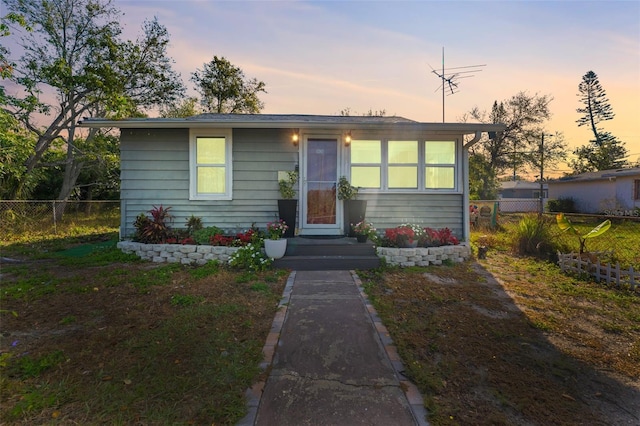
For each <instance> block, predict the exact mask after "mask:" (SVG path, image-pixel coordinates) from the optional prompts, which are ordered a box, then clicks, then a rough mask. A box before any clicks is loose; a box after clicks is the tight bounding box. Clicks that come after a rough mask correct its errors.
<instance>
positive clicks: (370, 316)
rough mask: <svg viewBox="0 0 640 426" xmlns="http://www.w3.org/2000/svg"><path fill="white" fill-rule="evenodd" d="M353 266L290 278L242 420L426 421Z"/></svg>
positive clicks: (266, 423)
mask: <svg viewBox="0 0 640 426" xmlns="http://www.w3.org/2000/svg"><path fill="white" fill-rule="evenodd" d="M359 284H360V281H359V279H358V278H357V276H355V274H354V275H352V274H351V273H350V272H349V271H298V272H293V273H292V274H291V276H290V277H289V281H288V282H287V286H286V288H285V291H284V295H283V299H282V301H281V309H280V310H279V311H278V313H277V314H276V317H275V319H274V322H273V327H272V330H271V333H270V334H269V337H268V339H267V343H266V345H265V348H264V353H265V362H264V365H263V368H265V369H269V368H270V371H269V377H268V379H267V381H266V384H265V383H264V382H263V383H258V384H256V385H255V386H254V387H253V388H252V389H250V390H249V391H248V392H247V396H248V398H249V409H250V412H249V414H248V415H247V417H245V418H244V419H243V420H242V421H241V422H240V423H239V424H240V425H258V426H271V425H274V426H275V425H278V426H283V425H385V426H387V425H398V426H400V425H412V426H413V425H426V424H427V422H426V420H425V414H426V412H425V410H424V407H423V401H422V397H421V395H420V393H419V392H418V390H417V388H416V387H415V386H414V385H413V384H412V383H411V382H409V381H408V380H407V379H406V378H405V377H403V376H402V374H400V371H402V370H403V369H404V368H403V366H402V363H401V362H400V359H399V357H398V355H397V352H396V350H395V347H394V346H393V345H392V342H391V340H390V338H389V335H388V333H387V331H386V329H385V328H384V326H383V325H382V324H381V322H380V320H379V319H378V317H377V315H376V314H375V310H374V309H373V307H372V306H371V305H370V304H368V302H367V300H366V296H365V295H364V293H363V292H362V289H361V286H360V285H359Z"/></svg>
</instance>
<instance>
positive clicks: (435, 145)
mask: <svg viewBox="0 0 640 426" xmlns="http://www.w3.org/2000/svg"><path fill="white" fill-rule="evenodd" d="M456 159H457V152H456V141H417V140H384V139H383V140H354V141H352V142H351V184H352V185H354V186H358V187H360V188H362V189H365V190H366V189H381V190H389V191H394V190H398V191H435V190H449V191H455V190H456V189H457V188H458V186H457V179H456V177H457V173H456V165H457V164H456Z"/></svg>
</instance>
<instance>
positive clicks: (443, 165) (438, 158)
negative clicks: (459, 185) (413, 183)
mask: <svg viewBox="0 0 640 426" xmlns="http://www.w3.org/2000/svg"><path fill="white" fill-rule="evenodd" d="M424 152H425V169H424V175H425V180H424V184H425V188H426V189H454V188H455V187H456V173H455V172H456V143H455V142H454V141H426V142H425V143H424Z"/></svg>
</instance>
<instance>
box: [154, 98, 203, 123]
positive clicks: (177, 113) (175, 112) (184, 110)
mask: <svg viewBox="0 0 640 426" xmlns="http://www.w3.org/2000/svg"><path fill="white" fill-rule="evenodd" d="M199 113H200V111H199V108H198V99H197V98H194V97H188V98H185V99H181V100H178V101H177V102H174V103H172V104H169V105H163V106H162V107H160V117H162V118H187V117H192V116H194V115H198V114H199Z"/></svg>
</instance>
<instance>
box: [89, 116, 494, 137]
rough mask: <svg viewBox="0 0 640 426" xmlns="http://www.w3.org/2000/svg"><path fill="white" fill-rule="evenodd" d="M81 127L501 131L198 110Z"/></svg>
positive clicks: (392, 120) (92, 122)
mask: <svg viewBox="0 0 640 426" xmlns="http://www.w3.org/2000/svg"><path fill="white" fill-rule="evenodd" d="M78 124H79V125H80V126H81V127H93V128H100V127H114V128H121V129H139V128H144V129H158V128H164V129H169V128H172V129H175V128H205V127H206V128H216V127H217V128H229V127H232V128H254V129H257V128H262V129H265V128H267V129H275V128H307V129H310V128H323V129H326V128H332V129H341V130H352V129H355V128H358V129H372V130H375V129H380V130H389V129H397V130H407V131H411V130H413V131H438V132H447V133H448V132H451V133H454V132H455V133H462V134H473V133H476V132H501V131H503V130H504V129H505V126H504V125H502V124H482V123H421V122H417V121H414V120H409V119H407V118H404V117H361V116H335V115H302V114H200V115H196V116H193V117H188V118H127V119H124V120H110V119H106V118H83V119H82V120H80V122H79V123H78Z"/></svg>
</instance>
